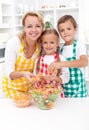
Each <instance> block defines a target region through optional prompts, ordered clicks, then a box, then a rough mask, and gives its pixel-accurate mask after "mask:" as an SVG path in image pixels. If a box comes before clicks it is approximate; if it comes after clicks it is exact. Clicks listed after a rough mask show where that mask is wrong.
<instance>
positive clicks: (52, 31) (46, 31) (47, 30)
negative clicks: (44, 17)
mask: <svg viewBox="0 0 89 130" xmlns="http://www.w3.org/2000/svg"><path fill="white" fill-rule="evenodd" d="M46 34H54V35H55V36H56V37H57V39H58V41H59V34H58V32H57V30H56V29H55V28H51V29H45V30H44V31H43V32H42V34H41V36H40V43H42V37H43V36H44V35H46ZM59 50H60V47H59V46H58V47H57V49H56V53H57V61H60V57H59ZM43 54H44V53H43V48H42V46H41V50H40V53H39V59H38V63H37V72H39V69H40V57H41V56H42V55H43ZM60 72H61V70H60V69H59V70H58V72H57V76H58V75H59V74H60Z"/></svg>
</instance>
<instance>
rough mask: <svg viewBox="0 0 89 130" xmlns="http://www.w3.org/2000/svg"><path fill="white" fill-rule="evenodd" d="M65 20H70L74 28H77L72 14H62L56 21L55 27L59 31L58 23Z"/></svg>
mask: <svg viewBox="0 0 89 130" xmlns="http://www.w3.org/2000/svg"><path fill="white" fill-rule="evenodd" d="M66 21H70V22H71V23H72V24H73V26H74V28H75V29H76V28H77V23H76V21H75V19H74V18H73V16H71V15H64V16H62V17H61V18H60V19H59V20H58V22H57V29H58V31H59V32H60V30H59V25H60V24H62V23H65V22H66Z"/></svg>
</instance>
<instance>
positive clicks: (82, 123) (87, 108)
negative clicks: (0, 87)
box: [0, 98, 89, 130]
mask: <svg viewBox="0 0 89 130" xmlns="http://www.w3.org/2000/svg"><path fill="white" fill-rule="evenodd" d="M0 130H89V98H64V99H58V101H57V102H56V105H55V107H54V108H53V109H51V110H40V109H39V108H38V106H36V105H34V104H32V106H29V107H26V108H18V107H16V106H15V104H14V103H13V102H12V100H10V99H6V98H1V99H0Z"/></svg>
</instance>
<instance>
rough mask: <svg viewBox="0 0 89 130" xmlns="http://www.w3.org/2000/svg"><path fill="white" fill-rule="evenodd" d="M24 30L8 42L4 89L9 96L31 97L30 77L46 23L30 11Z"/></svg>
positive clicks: (23, 20) (25, 18)
mask: <svg viewBox="0 0 89 130" xmlns="http://www.w3.org/2000/svg"><path fill="white" fill-rule="evenodd" d="M22 25H23V32H22V34H20V35H19V36H17V37H15V38H13V39H11V40H10V41H9V42H8V43H7V47H6V51H5V72H6V74H5V76H4V78H3V81H2V87H3V91H4V92H5V93H6V96H8V97H12V98H14V97H17V96H18V95H19V96H20V97H23V96H24V95H26V98H27V97H29V94H28V89H29V87H30V83H29V81H30V78H31V77H32V76H33V74H32V72H33V70H34V62H35V60H36V58H37V56H38V53H39V47H38V40H39V37H40V35H41V33H42V30H43V27H44V24H43V20H42V16H41V15H40V14H39V13H37V12H28V13H27V14H25V16H24V17H23V19H22Z"/></svg>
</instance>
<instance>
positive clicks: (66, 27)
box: [59, 20, 76, 44]
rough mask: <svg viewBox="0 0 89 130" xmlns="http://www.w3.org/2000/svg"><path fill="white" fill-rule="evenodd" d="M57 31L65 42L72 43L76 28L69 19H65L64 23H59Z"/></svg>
mask: <svg viewBox="0 0 89 130" xmlns="http://www.w3.org/2000/svg"><path fill="white" fill-rule="evenodd" d="M59 32H60V35H61V37H62V39H63V40H64V41H65V42H66V44H72V43H73V41H74V37H75V33H76V29H75V28H74V26H73V23H72V22H71V21H70V20H68V21H66V22H65V23H61V24H59Z"/></svg>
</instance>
